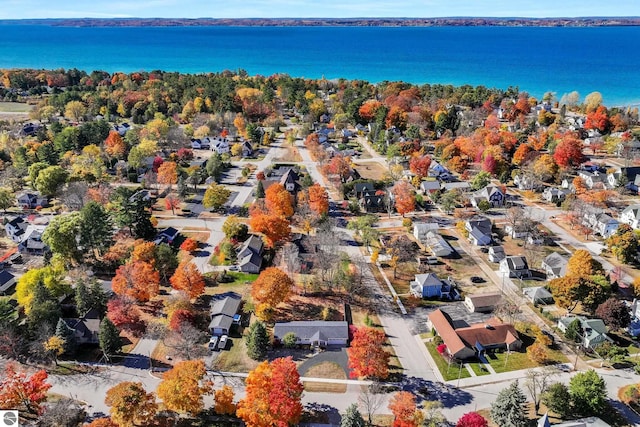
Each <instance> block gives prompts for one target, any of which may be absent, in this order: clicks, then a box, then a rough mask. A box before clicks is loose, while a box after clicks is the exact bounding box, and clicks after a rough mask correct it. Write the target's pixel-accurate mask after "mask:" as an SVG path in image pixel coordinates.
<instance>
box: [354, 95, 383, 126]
mask: <svg viewBox="0 0 640 427" xmlns="http://www.w3.org/2000/svg"><path fill="white" fill-rule="evenodd" d="M380 107H382V103H381V102H380V101H376V100H369V101H367V102H365V103H364V104H362V106H360V109H359V110H358V114H360V117H361V118H362V119H363V120H365V121H367V122H372V121H374V120H375V118H376V113H377V112H378V110H379V109H380Z"/></svg>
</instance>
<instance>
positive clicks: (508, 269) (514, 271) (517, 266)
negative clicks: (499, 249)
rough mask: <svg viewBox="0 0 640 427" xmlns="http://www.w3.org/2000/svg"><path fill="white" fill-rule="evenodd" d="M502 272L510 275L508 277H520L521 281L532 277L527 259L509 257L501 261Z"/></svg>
mask: <svg viewBox="0 0 640 427" xmlns="http://www.w3.org/2000/svg"><path fill="white" fill-rule="evenodd" d="M500 271H501V272H502V273H504V274H508V277H518V278H520V279H522V278H525V277H531V271H530V270H529V264H527V258H525V257H523V256H521V255H519V256H508V257H505V258H504V259H503V260H502V261H500Z"/></svg>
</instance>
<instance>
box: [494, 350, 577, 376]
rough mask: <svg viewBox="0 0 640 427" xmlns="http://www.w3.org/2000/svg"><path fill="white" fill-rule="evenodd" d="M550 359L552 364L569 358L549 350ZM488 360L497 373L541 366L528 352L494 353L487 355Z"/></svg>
mask: <svg viewBox="0 0 640 427" xmlns="http://www.w3.org/2000/svg"><path fill="white" fill-rule="evenodd" d="M549 359H550V361H551V363H565V362H567V361H568V360H567V357H566V356H565V355H564V354H562V353H561V352H560V351H558V350H551V349H549ZM487 360H488V361H489V363H490V364H491V366H492V367H493V370H494V371H496V373H498V374H499V373H501V372H509V371H518V370H520V369H530V368H536V367H538V366H540V365H538V364H537V363H535V362H533V361H532V360H530V359H529V356H527V353H526V352H524V351H523V352H518V351H512V352H509V353H507V352H503V353H494V354H493V355H492V356H489V355H487Z"/></svg>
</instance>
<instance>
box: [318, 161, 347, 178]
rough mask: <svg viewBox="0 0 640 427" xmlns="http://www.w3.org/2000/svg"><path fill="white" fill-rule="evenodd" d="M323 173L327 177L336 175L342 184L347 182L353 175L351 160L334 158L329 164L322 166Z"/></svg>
mask: <svg viewBox="0 0 640 427" xmlns="http://www.w3.org/2000/svg"><path fill="white" fill-rule="evenodd" d="M322 173H323V174H325V175H326V176H327V177H328V176H329V175H335V176H338V177H340V182H346V181H347V179H348V178H349V176H350V175H351V158H350V157H343V156H333V157H332V158H331V160H329V162H328V163H326V164H325V165H323V166H322Z"/></svg>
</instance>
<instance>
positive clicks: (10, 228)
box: [4, 216, 29, 243]
mask: <svg viewBox="0 0 640 427" xmlns="http://www.w3.org/2000/svg"><path fill="white" fill-rule="evenodd" d="M28 226H29V223H28V222H27V221H26V220H25V219H24V218H22V217H19V216H18V217H15V218H13V219H12V220H11V221H9V222H7V223H6V224H5V225H4V230H5V232H6V233H7V237H9V238H10V239H11V240H13V241H14V242H15V243H20V242H21V241H22V239H23V237H24V232H25V231H26V229H27V227H28Z"/></svg>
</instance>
